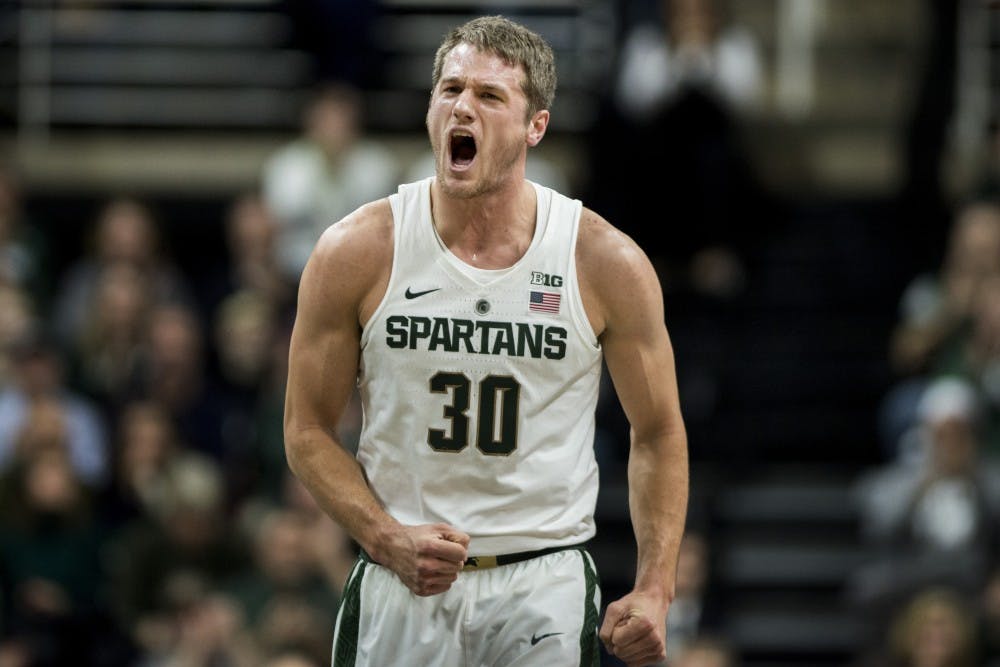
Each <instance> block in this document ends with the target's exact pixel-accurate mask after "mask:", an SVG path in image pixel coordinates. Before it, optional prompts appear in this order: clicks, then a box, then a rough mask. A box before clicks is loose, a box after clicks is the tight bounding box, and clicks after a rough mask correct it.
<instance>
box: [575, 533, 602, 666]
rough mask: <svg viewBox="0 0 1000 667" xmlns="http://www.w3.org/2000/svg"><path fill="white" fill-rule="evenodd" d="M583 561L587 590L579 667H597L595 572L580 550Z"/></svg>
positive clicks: (581, 631)
mask: <svg viewBox="0 0 1000 667" xmlns="http://www.w3.org/2000/svg"><path fill="white" fill-rule="evenodd" d="M579 551H580V558H581V559H582V560H583V574H584V580H585V581H586V584H587V588H586V593H585V594H584V598H583V629H582V630H580V667H598V665H599V664H600V661H601V654H600V652H599V651H598V648H597V615H598V614H597V605H596V604H595V603H594V594H595V593H596V592H597V572H596V571H595V570H594V568H593V566H591V564H590V557H589V556H588V555H587V552H586V551H584V550H583V549H580V550H579Z"/></svg>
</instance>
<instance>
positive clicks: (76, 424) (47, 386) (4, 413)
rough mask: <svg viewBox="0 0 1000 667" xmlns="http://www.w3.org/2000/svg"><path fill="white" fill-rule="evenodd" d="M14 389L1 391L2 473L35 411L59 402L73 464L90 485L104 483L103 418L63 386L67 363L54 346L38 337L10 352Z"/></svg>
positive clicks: (36, 334)
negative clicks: (38, 406) (64, 370)
mask: <svg viewBox="0 0 1000 667" xmlns="http://www.w3.org/2000/svg"><path fill="white" fill-rule="evenodd" d="M9 353H10V358H11V367H12V371H13V378H12V380H13V381H12V383H11V384H10V386H8V387H7V388H5V389H4V390H3V391H0V470H2V469H3V468H5V467H7V466H9V465H10V464H11V461H12V459H13V458H14V457H15V456H16V447H15V444H16V435H17V434H18V433H19V432H20V431H21V429H22V427H23V426H24V425H25V423H26V422H27V420H28V418H29V417H30V415H31V414H32V410H33V408H34V407H35V406H37V405H39V404H40V403H42V402H43V401H53V402H55V403H56V404H57V405H58V406H59V410H60V412H61V414H62V419H63V420H64V425H65V435H66V446H67V450H68V455H69V459H70V462H71V463H72V465H73V468H74V470H75V471H76V473H77V474H78V475H79V476H80V478H81V479H82V480H83V481H84V482H85V483H87V484H90V485H96V484H98V483H100V482H102V481H103V479H104V475H105V473H106V469H107V456H108V454H107V450H106V435H105V431H104V425H103V422H102V420H101V417H100V415H99V413H98V412H97V411H96V410H95V409H94V407H93V406H92V405H91V404H90V402H89V401H87V400H86V399H85V398H83V397H82V396H80V395H78V394H76V393H74V392H72V391H70V390H69V389H67V388H66V387H65V385H64V383H63V363H62V359H61V358H60V355H59V351H58V349H57V348H56V347H55V344H54V342H53V341H51V340H49V339H48V338H47V337H46V336H45V335H44V334H41V333H39V332H37V331H32V332H31V333H29V334H28V335H26V336H25V337H24V338H23V339H21V340H20V341H18V342H17V343H16V344H15V345H14V346H13V347H12V348H11V350H10V352H9Z"/></svg>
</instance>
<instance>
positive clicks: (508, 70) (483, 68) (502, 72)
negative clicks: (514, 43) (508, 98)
mask: <svg viewBox="0 0 1000 667" xmlns="http://www.w3.org/2000/svg"><path fill="white" fill-rule="evenodd" d="M523 77H524V68H523V67H521V66H520V65H511V64H509V63H508V62H507V61H505V60H504V59H503V57H501V56H500V55H498V54H496V53H493V52H492V51H482V50H480V49H478V48H476V47H475V46H473V45H472V44H468V43H465V42H463V43H460V44H458V45H457V46H455V48H453V49H452V50H451V51H449V52H448V54H447V55H446V56H445V58H444V62H443V63H442V66H441V79H442V80H444V79H461V80H466V79H470V80H474V81H477V82H481V83H492V84H502V85H507V86H510V87H516V88H520V87H521V81H522V79H523Z"/></svg>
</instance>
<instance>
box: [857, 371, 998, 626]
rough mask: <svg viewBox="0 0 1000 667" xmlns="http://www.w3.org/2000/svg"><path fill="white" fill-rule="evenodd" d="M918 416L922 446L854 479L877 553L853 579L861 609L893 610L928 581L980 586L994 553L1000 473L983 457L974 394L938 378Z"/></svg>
mask: <svg viewBox="0 0 1000 667" xmlns="http://www.w3.org/2000/svg"><path fill="white" fill-rule="evenodd" d="M918 413H919V415H920V422H921V425H922V430H921V433H920V435H921V437H922V441H923V442H924V446H923V449H922V451H919V452H915V453H914V455H913V456H912V457H911V458H910V459H904V460H900V461H894V462H893V463H891V464H888V465H886V466H883V467H882V468H879V469H876V470H873V471H870V472H869V473H866V474H865V475H863V476H862V478H861V479H860V480H859V482H858V486H857V492H858V498H859V501H860V508H861V519H862V528H863V530H864V532H863V534H864V536H865V538H866V539H867V541H868V543H869V544H870V545H871V546H872V547H873V549H874V550H875V553H876V555H877V556H878V559H877V560H875V561H874V562H872V563H870V564H868V565H866V566H865V567H863V568H862V569H861V570H860V571H859V572H858V573H857V575H858V576H857V577H856V578H855V580H854V581H853V586H852V593H853V596H854V598H855V600H856V601H858V602H859V603H861V604H863V605H865V606H866V607H867V608H874V609H876V610H878V609H881V610H882V611H885V610H886V609H887V608H889V609H891V608H895V607H896V605H898V604H899V603H900V601H901V599H902V598H904V597H906V596H908V595H911V594H913V593H914V591H916V590H919V589H921V588H923V587H926V586H928V585H931V584H947V585H949V586H952V587H955V588H957V589H959V590H965V591H969V592H970V593H971V592H972V591H978V590H981V588H982V586H983V585H985V582H986V576H987V572H988V567H989V566H990V563H991V562H992V559H993V558H994V557H995V555H996V551H995V539H996V525H997V520H998V518H1000V471H998V469H997V467H996V465H995V464H992V463H990V462H987V461H984V460H983V457H982V453H981V442H980V440H979V438H980V435H979V432H978V426H979V422H978V418H979V407H978V405H977V397H976V394H975V392H974V391H973V390H972V388H971V387H970V386H969V385H968V383H965V382H963V381H961V380H957V379H953V378H945V379H941V380H937V381H936V382H935V383H933V384H932V385H931V386H930V387H929V388H928V389H927V390H926V391H925V393H924V395H923V397H922V398H921V401H920V404H919V411H918Z"/></svg>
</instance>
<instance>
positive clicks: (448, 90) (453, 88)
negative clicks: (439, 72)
mask: <svg viewBox="0 0 1000 667" xmlns="http://www.w3.org/2000/svg"><path fill="white" fill-rule="evenodd" d="M444 92H446V93H460V92H462V89H461V88H459V87H458V86H456V85H454V84H452V85H450V86H445V87H444Z"/></svg>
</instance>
